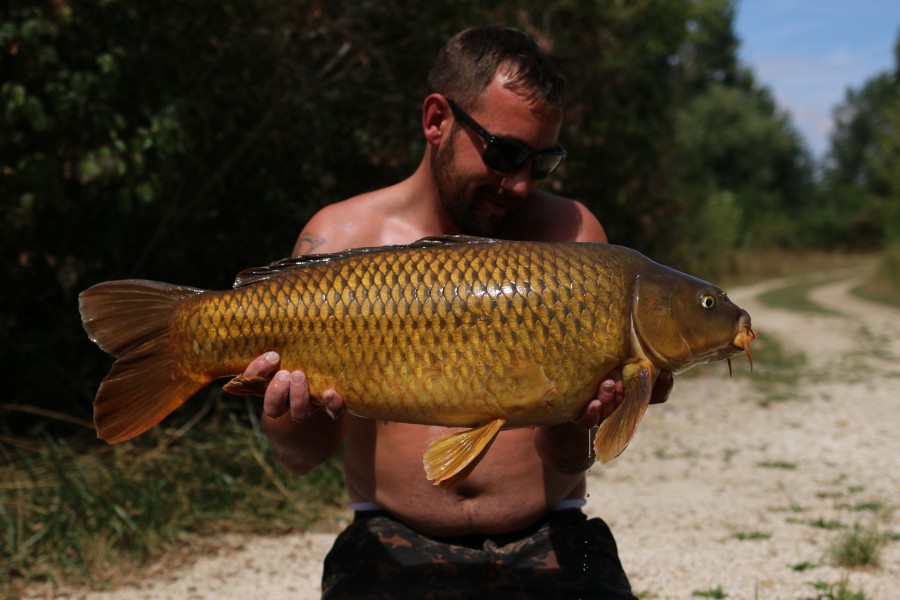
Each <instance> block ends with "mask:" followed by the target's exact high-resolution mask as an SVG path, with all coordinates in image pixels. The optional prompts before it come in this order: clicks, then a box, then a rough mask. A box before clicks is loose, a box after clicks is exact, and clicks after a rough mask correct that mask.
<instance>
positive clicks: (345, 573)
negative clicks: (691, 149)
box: [245, 28, 671, 598]
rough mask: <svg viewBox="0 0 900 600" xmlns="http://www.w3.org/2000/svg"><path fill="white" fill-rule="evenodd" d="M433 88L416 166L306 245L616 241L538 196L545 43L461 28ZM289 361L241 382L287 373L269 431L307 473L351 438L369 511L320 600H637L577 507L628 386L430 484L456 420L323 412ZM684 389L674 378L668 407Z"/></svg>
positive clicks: (350, 534)
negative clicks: (432, 446)
mask: <svg viewBox="0 0 900 600" xmlns="http://www.w3.org/2000/svg"><path fill="white" fill-rule="evenodd" d="M429 84H430V87H431V93H430V95H429V96H428V97H427V98H425V100H424V103H423V108H422V128H423V132H424V135H425V140H426V149H425V155H424V157H423V159H422V162H421V164H420V165H419V167H418V169H417V170H416V171H415V172H414V173H413V174H412V175H411V176H410V177H409V178H407V179H405V180H404V181H401V182H400V183H397V184H396V185H393V186H390V187H388V188H385V189H380V190H376V191H373V192H369V193H365V194H362V195H360V196H356V197H354V198H350V199H348V200H345V201H343V202H338V203H336V204H333V205H330V206H327V207H325V208H323V209H322V210H321V211H319V212H318V213H317V214H316V215H315V216H314V217H313V218H312V219H311V220H310V221H309V223H308V224H307V225H306V227H305V228H304V229H303V231H302V232H301V233H300V236H299V238H298V240H297V243H296V246H295V247H294V253H295V254H296V255H301V254H305V253H310V252H316V253H324V252H333V251H339V250H343V249H346V248H350V247H361V246H380V245H387V244H405V243H409V242H412V241H415V240H417V239H419V238H422V237H425V236H434V235H441V234H457V233H462V234H469V235H484V236H494V237H499V238H508V239H527V240H537V241H554V242H557V241H558V242H562V241H579V242H606V241H607V239H606V234H605V232H604V230H603V227H602V226H601V225H600V223H599V222H598V221H597V219H596V218H595V217H594V216H593V215H592V214H591V213H590V211H588V209H587V208H585V207H584V206H583V205H582V204H580V203H578V202H575V201H573V200H569V199H565V198H561V197H559V196H555V195H552V194H549V193H547V192H544V191H541V190H538V189H536V185H537V180H538V179H540V178H543V177H546V176H548V175H549V174H550V173H552V171H553V170H555V168H556V167H557V166H558V165H559V163H560V162H561V161H562V159H563V158H564V156H565V151H564V150H563V149H562V147H561V146H559V145H558V144H557V137H558V135H559V131H560V125H561V122H562V88H563V81H562V78H561V77H560V76H559V74H558V73H557V72H556V71H555V69H554V68H553V67H552V65H551V64H550V63H549V61H548V59H547V57H546V56H545V55H544V54H543V53H542V52H541V51H540V49H539V48H538V47H537V45H536V44H535V43H534V42H532V41H531V40H530V39H528V38H527V37H526V36H524V35H523V34H521V33H520V32H518V31H515V30H511V29H494V28H473V29H468V30H465V31H463V32H461V33H459V34H457V35H456V36H454V37H453V38H452V39H451V40H450V41H449V42H448V43H447V45H446V46H445V47H444V48H443V49H442V50H441V52H440V53H439V55H438V57H437V59H436V61H435V64H434V66H433V68H432V71H431V73H430V75H429ZM278 367H279V357H278V355H277V354H276V353H268V354H266V355H264V356H261V357H259V358H258V359H257V360H256V361H254V362H253V364H251V365H250V366H249V367H248V368H247V370H246V371H245V375H270V374H271V373H273V372H274V373H275V376H274V378H273V380H272V382H271V384H270V385H269V387H268V389H267V391H266V393H265V398H264V409H263V411H264V415H263V425H264V428H265V431H266V432H267V434H268V436H269V438H270V440H271V443H272V445H273V448H274V449H275V452H276V454H277V456H278V458H279V460H280V461H281V463H282V464H283V465H284V466H285V467H286V468H288V469H290V470H292V471H294V472H296V473H301V474H302V473H307V472H309V471H311V470H312V469H314V468H315V467H316V466H318V465H320V464H321V463H322V462H323V461H325V460H326V459H327V458H328V457H330V456H331V455H332V454H334V452H335V451H337V449H338V448H339V446H340V445H341V443H343V444H344V468H345V474H346V485H347V493H348V496H349V499H350V502H351V506H353V507H354V508H355V509H356V510H357V517H356V519H355V521H354V523H353V524H351V525H350V526H349V527H348V528H347V530H345V531H344V532H343V533H342V534H341V535H340V536H339V538H338V540H337V541H336V543H335V546H334V548H333V549H332V551H331V553H330V554H329V556H328V557H327V558H326V560H325V573H324V577H323V595H324V597H329V598H331V597H362V596H365V597H367V598H368V597H379V598H380V597H391V598H393V597H410V598H425V597H427V596H428V594H429V593H430V592H431V593H437V592H439V591H440V592H442V593H443V592H447V593H450V592H455V593H458V594H461V595H462V596H461V597H466V598H469V597H476V596H477V595H478V594H479V593H484V594H493V596H492V597H509V596H510V595H512V594H521V595H523V596H525V597H535V598H552V597H556V596H566V595H571V597H584V598H587V597H602V598H632V597H633V596H632V594H631V592H630V586H629V584H628V580H627V578H626V576H625V574H624V572H623V570H622V567H621V564H620V563H619V559H618V556H617V553H616V546H615V542H614V541H613V538H612V535H611V534H610V533H609V530H608V529H607V528H606V526H605V524H604V523H603V522H602V521H601V520H599V519H590V520H586V519H585V517H584V515H583V514H582V513H581V511H580V510H579V508H578V507H580V506H581V505H582V504H583V503H584V499H585V494H586V479H585V471H586V470H587V469H588V467H590V465H591V464H592V462H593V457H592V456H591V455H590V450H589V448H591V442H592V439H593V433H594V431H595V426H596V425H597V424H598V423H599V422H600V421H602V420H603V419H604V418H606V417H607V416H609V415H610V414H611V413H612V411H613V410H614V408H615V406H616V404H617V402H621V398H622V391H621V383H620V382H617V381H616V380H614V379H607V380H605V381H603V382H602V383H601V385H600V389H599V390H598V393H597V398H596V399H594V400H592V401H590V402H589V403H588V404H587V406H586V407H585V410H584V413H583V415H582V417H581V418H580V419H579V421H578V422H577V423H576V422H573V423H565V424H562V425H556V426H553V427H538V428H526V429H514V430H509V431H503V432H501V433H500V434H499V436H498V437H497V439H496V442H495V443H494V445H493V446H492V447H491V450H490V451H489V452H488V453H487V456H486V457H485V458H484V460H483V461H482V462H481V463H480V464H479V465H478V467H477V468H476V469H475V470H474V471H473V472H472V474H471V475H470V476H469V477H468V479H466V480H465V481H464V482H462V483H461V484H460V485H458V486H456V487H455V488H453V489H451V490H443V489H439V488H437V487H435V486H433V485H432V484H431V482H429V481H428V480H427V479H426V478H425V475H424V472H423V469H422V454H423V451H424V449H425V447H426V445H427V444H428V443H429V442H430V441H432V440H434V439H436V438H438V437H442V436H444V435H446V434H447V433H448V432H447V430H446V429H444V428H440V427H429V426H422V425H411V424H404V423H393V422H379V421H373V420H365V419H360V418H356V417H353V416H351V415H346V414H344V407H343V404H342V402H341V399H340V397H339V396H338V394H337V393H336V392H334V391H333V390H329V391H327V392H326V393H325V395H324V401H325V405H326V407H327V411H323V410H314V409H313V408H312V407H311V405H310V402H309V389H308V386H307V382H306V378H305V376H304V374H303V372H302V371H294V372H292V373H289V372H287V371H284V370H278ZM670 388H671V378H670V377H669V376H667V377H661V378H660V383H659V384H658V385H657V389H655V390H654V400H655V401H657V402H661V401H664V400H665V399H666V397H667V395H668V392H669V390H670ZM454 597H455V596H454Z"/></svg>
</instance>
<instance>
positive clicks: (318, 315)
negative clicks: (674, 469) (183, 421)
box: [80, 237, 755, 483]
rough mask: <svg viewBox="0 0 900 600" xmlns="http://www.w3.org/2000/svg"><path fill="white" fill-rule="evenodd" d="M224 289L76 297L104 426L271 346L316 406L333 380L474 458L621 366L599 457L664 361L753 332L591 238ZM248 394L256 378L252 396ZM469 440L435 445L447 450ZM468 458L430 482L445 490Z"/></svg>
mask: <svg viewBox="0 0 900 600" xmlns="http://www.w3.org/2000/svg"><path fill="white" fill-rule="evenodd" d="M235 285H236V287H235V289H233V290H228V291H217V292H208V291H202V290H197V289H194V288H185V287H178V286H171V285H168V284H160V283H155V282H143V281H121V282H107V283H102V284H98V285H97V286H94V287H92V288H90V289H89V290H87V291H85V292H84V293H83V294H82V295H81V297H80V307H81V311H82V318H83V321H84V325H85V328H86V330H87V331H88V333H89V335H90V336H91V337H92V339H94V340H95V341H97V342H98V343H99V344H100V346H101V347H102V348H103V349H105V350H107V351H108V352H110V353H112V354H114V355H115V356H117V357H118V361H117V362H116V363H115V364H114V365H113V369H112V371H111V372H110V374H109V376H107V378H106V379H105V380H104V382H103V384H102V385H101V387H100V390H99V391H98V394H97V399H96V401H95V423H96V425H97V428H98V434H99V435H100V437H102V438H104V439H107V440H108V441H110V442H117V441H122V440H125V439H129V438H130V437H133V436H135V435H138V434H139V433H141V432H143V431H145V430H146V429H148V428H150V427H152V426H153V425H154V424H156V423H157V422H159V421H160V420H161V419H162V418H163V417H165V415H166V414H168V413H169V412H171V411H172V410H174V409H175V408H177V406H179V405H180V404H181V403H183V402H184V401H185V400H186V399H187V398H188V397H190V396H191V395H192V394H193V393H195V392H196V391H197V390H199V389H200V388H201V387H203V386H204V385H206V384H207V383H209V382H210V381H212V380H213V379H216V378H218V377H222V376H226V375H233V374H235V373H238V372H240V371H242V370H243V369H244V367H245V366H246V365H247V364H249V362H250V361H251V360H252V359H253V358H254V357H256V356H258V355H259V354H261V353H262V352H264V351H267V350H276V351H278V352H279V353H280V354H281V355H282V365H283V368H286V369H296V368H300V369H303V370H304V371H305V372H306V374H307V377H308V379H309V385H310V393H311V395H312V397H313V400H314V401H316V400H318V399H321V396H322V393H323V392H324V391H325V390H326V389H329V388H333V389H335V390H336V391H337V392H338V393H339V394H340V395H341V397H342V398H343V400H344V403H345V405H346V407H347V409H348V410H349V411H350V412H351V413H353V414H356V415H359V416H362V417H369V418H378V419H386V420H393V421H402V422H408V423H421V424H432V425H445V426H466V427H475V428H476V429H475V430H473V432H472V435H473V436H475V437H476V438H479V439H481V440H482V441H481V442H479V444H480V445H478V447H479V448H480V450H479V452H480V453H481V454H483V452H484V451H486V449H487V447H488V446H489V445H490V442H491V441H492V439H493V436H494V435H496V432H497V431H499V430H500V429H501V428H509V427H522V426H535V425H551V424H556V423H562V422H566V421H570V420H573V419H575V418H577V417H578V416H579V415H580V414H581V411H582V410H583V408H584V405H585V403H586V402H587V401H588V400H589V399H590V398H592V397H593V396H594V394H595V393H596V390H597V386H598V385H599V382H600V380H601V379H602V378H603V377H604V376H605V375H606V374H607V373H609V372H610V371H611V370H613V369H615V368H622V369H623V375H624V384H625V389H626V404H629V403H630V402H631V403H636V406H634V407H631V408H629V407H627V406H623V409H625V410H622V411H617V413H620V412H621V414H620V419H619V420H622V419H624V421H623V422H621V423H618V424H615V425H610V426H609V428H611V429H615V430H616V431H615V432H612V431H611V432H609V433H608V434H604V432H603V430H601V437H602V439H605V440H607V442H605V443H606V444H607V446H609V447H605V448H601V446H602V444H601V443H600V442H599V439H598V450H599V451H600V455H601V457H602V458H604V459H605V460H608V459H609V458H611V457H612V456H614V455H615V454H618V453H619V452H621V451H622V449H624V446H625V445H627V443H628V440H629V439H630V437H631V435H632V434H633V431H634V428H636V426H637V422H638V421H639V420H640V417H641V415H642V414H643V410H644V409H645V408H646V403H647V402H649V387H652V383H653V380H654V379H655V376H656V374H658V372H659V371H660V370H668V371H673V372H677V371H680V370H683V369H685V368H688V367H690V366H693V365H694V364H699V363H701V362H709V361H711V360H719V359H723V358H728V357H730V356H732V355H733V354H735V353H737V352H741V351H744V350H746V348H747V345H748V344H749V342H750V341H751V340H752V339H753V337H755V336H754V334H753V332H752V330H751V329H750V319H749V316H748V315H747V313H746V312H745V311H743V310H741V309H739V308H738V307H736V306H735V305H734V304H732V303H731V302H730V301H729V300H728V299H727V296H725V294H724V293H723V292H721V290H718V288H715V287H713V286H711V285H710V284H707V283H705V282H702V281H700V280H697V279H694V278H692V277H690V276H687V275H684V274H681V273H678V272H677V271H674V270H672V269H669V268H668V267H664V266H662V265H659V264H657V263H654V262H652V261H650V260H649V259H647V258H646V257H644V256H643V255H641V254H639V253H637V252H635V251H632V250H628V249H626V248H621V247H617V246H610V245H602V244H580V243H568V244H547V243H535V242H505V241H504V242H500V241H496V240H484V239H480V238H462V237H456V238H440V239H426V240H421V241H420V242H417V243H415V244H412V245H409V246H397V247H384V248H367V249H357V250H351V251H347V252H344V253H339V254H334V255H316V256H307V257H300V258H297V259H287V260H285V261H281V262H279V263H275V264H273V265H271V266H270V267H265V268H262V269H255V270H250V271H246V272H244V273H242V274H241V275H240V276H239V277H238V281H237V283H236V284H235ZM710 303H711V304H712V306H707V304H710ZM242 385H248V384H247V382H244V381H243V380H242V379H241V378H238V380H237V381H235V382H232V383H230V384H229V385H228V386H226V389H229V391H237V392H241V391H242ZM648 386H649V387H648ZM645 388H646V389H645ZM257 391H258V386H255V385H254V384H253V382H250V383H249V387H248V389H247V390H246V392H247V393H253V392H257ZM629 394H631V396H634V398H633V400H630V396H629ZM614 416H615V415H614ZM612 421H613V422H614V421H615V419H612ZM605 427H606V426H605ZM623 428H624V429H625V431H619V430H620V429H623ZM629 429H630V431H628V430H629ZM466 433H470V432H466ZM470 442H471V440H470V439H466V438H465V437H463V438H462V439H459V438H456V437H454V438H453V439H452V440H449V441H447V442H446V443H445V444H443V445H441V444H438V445H437V446H435V448H433V451H434V452H436V453H438V454H441V453H449V455H451V459H452V460H456V459H457V458H458V457H457V453H458V452H461V450H459V449H458V448H457V445H458V444H466V443H470ZM432 459H434V460H443V459H440V458H439V457H438V458H435V457H432ZM428 460H429V459H428V458H427V457H426V464H427V463H428ZM472 460H474V461H475V462H477V460H478V458H477V457H468V459H467V461H466V462H465V464H464V465H463V466H462V467H459V466H455V467H451V468H449V469H448V467H447V466H446V465H442V466H439V467H435V469H436V472H429V476H430V477H431V476H432V475H434V477H432V478H434V479H436V480H437V481H438V482H439V483H440V482H446V481H449V482H450V483H455V482H456V481H457V479H454V477H456V476H459V475H460V474H459V470H460V469H462V468H467V469H468V470H466V471H465V473H466V474H467V473H468V471H469V470H471V468H472V467H473V466H474V464H471V461H472ZM426 469H427V466H426ZM454 470H455V471H456V472H455V473H451V474H449V475H447V476H446V477H444V476H443V475H442V473H443V472H444V471H454ZM461 476H462V477H464V476H465V474H462V475H461Z"/></svg>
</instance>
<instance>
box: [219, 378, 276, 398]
mask: <svg viewBox="0 0 900 600" xmlns="http://www.w3.org/2000/svg"><path fill="white" fill-rule="evenodd" d="M271 382H272V378H271V377H263V376H262V375H237V376H236V377H234V378H233V379H232V380H231V381H229V382H228V383H226V384H225V385H223V386H222V389H223V390H225V391H226V392H228V393H229V394H234V395H235V396H259V397H260V398H262V397H264V396H265V395H266V389H268V387H269V384H270V383H271Z"/></svg>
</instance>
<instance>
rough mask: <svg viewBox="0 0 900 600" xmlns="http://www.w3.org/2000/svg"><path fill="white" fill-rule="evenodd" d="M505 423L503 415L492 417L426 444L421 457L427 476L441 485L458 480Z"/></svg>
mask: <svg viewBox="0 0 900 600" xmlns="http://www.w3.org/2000/svg"><path fill="white" fill-rule="evenodd" d="M505 424H506V420H505V419H495V420H493V421H491V422H490V423H487V424H486V425H482V426H481V427H476V428H475V429H469V430H467V431H461V432H459V433H454V434H452V435H448V436H445V437H442V438H439V439H437V440H435V441H433V442H431V443H430V444H428V448H427V449H426V450H425V456H423V457H422V463H423V464H424V465H425V475H426V476H427V477H428V480H429V481H433V482H434V485H436V486H438V487H440V488H443V489H449V488H451V487H453V486H455V485H456V484H458V483H460V482H462V481H463V480H464V479H465V478H466V477H468V476H469V473H471V472H472V469H474V468H475V466H476V465H477V464H478V463H479V462H481V459H482V458H484V455H485V454H487V451H488V449H489V448H490V447H491V444H493V443H494V440H495V439H496V438H497V434H498V433H499V432H500V430H501V429H502V428H503V426H504V425H505Z"/></svg>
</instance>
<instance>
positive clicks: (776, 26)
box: [735, 0, 900, 158]
mask: <svg viewBox="0 0 900 600" xmlns="http://www.w3.org/2000/svg"><path fill="white" fill-rule="evenodd" d="M736 10H737V15H736V17H737V18H736V20H735V31H736V33H737V36H738V38H740V41H741V46H740V49H739V51H738V55H739V57H740V60H741V62H742V63H743V64H745V65H748V66H749V67H751V68H752V69H753V72H754V74H755V76H756V81H757V82H758V83H760V84H762V85H765V86H766V87H768V88H769V89H770V90H772V92H773V94H774V95H775V98H776V100H777V102H778V105H779V107H780V108H782V109H784V110H786V111H788V112H789V113H790V115H791V121H792V122H793V124H794V127H795V128H796V129H797V130H798V131H799V132H800V133H801V135H803V137H804V138H805V140H806V144H807V147H808V148H809V149H810V150H811V151H812V153H813V155H814V156H815V157H816V158H822V156H823V155H824V154H825V152H827V150H828V144H829V142H828V136H829V134H830V132H831V130H832V117H831V113H832V110H833V109H834V108H835V107H836V106H837V105H838V104H840V103H842V102H843V101H844V99H845V97H846V90H847V88H851V87H852V88H854V89H860V88H861V87H862V85H863V84H864V83H865V82H866V81H867V80H868V79H870V78H872V77H874V76H875V75H878V74H880V73H884V72H888V71H893V69H894V68H895V66H896V65H895V60H894V44H895V42H896V40H897V36H898V33H900V0H738V2H737V4H736Z"/></svg>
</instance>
